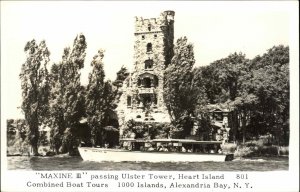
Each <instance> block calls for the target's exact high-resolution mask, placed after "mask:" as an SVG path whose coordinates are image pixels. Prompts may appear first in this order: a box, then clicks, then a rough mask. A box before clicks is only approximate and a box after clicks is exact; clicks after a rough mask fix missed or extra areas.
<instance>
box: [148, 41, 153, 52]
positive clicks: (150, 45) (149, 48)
mask: <svg viewBox="0 0 300 192" xmlns="http://www.w3.org/2000/svg"><path fill="white" fill-rule="evenodd" d="M151 51H152V44H151V43H148V44H147V52H151Z"/></svg>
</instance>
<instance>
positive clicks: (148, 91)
mask: <svg viewBox="0 0 300 192" xmlns="http://www.w3.org/2000/svg"><path fill="white" fill-rule="evenodd" d="M154 90H155V88H153V87H151V88H139V94H153V93H154Z"/></svg>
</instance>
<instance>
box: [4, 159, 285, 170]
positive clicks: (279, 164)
mask: <svg viewBox="0 0 300 192" xmlns="http://www.w3.org/2000/svg"><path fill="white" fill-rule="evenodd" d="M7 159H8V169H9V170H105V171H112V170H114V171H118V170H143V171H275V170H276V171H282V170H288V167H289V161H288V158H287V157H268V158H249V159H235V160H233V161H228V162H195V163H194V162H193V163H190V162H189V163H188V162H186V163H182V162H181V163H171V162H168V163H148V162H119V163H114V162H101V163H99V162H89V161H83V160H82V159H81V157H69V156H55V157H25V156H18V157H7Z"/></svg>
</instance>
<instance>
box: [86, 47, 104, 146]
mask: <svg viewBox="0 0 300 192" xmlns="http://www.w3.org/2000/svg"><path fill="white" fill-rule="evenodd" d="M103 57H104V50H99V51H98V54H97V55H95V56H94V58H93V61H92V63H91V66H92V67H93V69H92V72H91V73H90V74H89V84H88V86H87V94H86V112H87V120H88V124H89V126H90V127H91V130H92V133H91V137H92V138H91V143H92V145H93V146H95V145H96V144H98V143H97V140H98V139H97V135H100V138H99V139H100V144H102V135H103V129H102V128H103V125H102V121H103V119H104V113H105V108H104V105H105V99H104V88H105V84H104V77H105V74H104V70H103V62H102V59H103Z"/></svg>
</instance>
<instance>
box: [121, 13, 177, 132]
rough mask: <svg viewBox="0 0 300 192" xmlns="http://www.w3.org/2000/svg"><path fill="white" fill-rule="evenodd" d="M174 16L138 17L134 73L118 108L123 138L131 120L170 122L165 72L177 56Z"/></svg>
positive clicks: (168, 14)
mask: <svg viewBox="0 0 300 192" xmlns="http://www.w3.org/2000/svg"><path fill="white" fill-rule="evenodd" d="M174 15H175V12H174V11H164V12H162V13H161V14H160V16H159V17H158V18H151V19H143V18H137V17H136V20H135V33H134V38H135V43H134V70H133V72H132V73H131V74H130V75H129V76H128V78H127V79H126V80H125V81H124V83H123V87H122V90H121V91H122V95H121V97H120V101H119V104H118V107H117V114H118V119H119V126H120V136H122V135H123V131H122V130H123V128H124V126H125V125H126V122H127V121H128V120H130V119H133V120H135V121H140V122H170V117H169V114H168V112H167V108H166V105H165V103H164V99H163V81H164V70H165V68H166V66H167V65H168V64H169V63H170V62H171V59H172V56H173V41H174Z"/></svg>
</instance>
